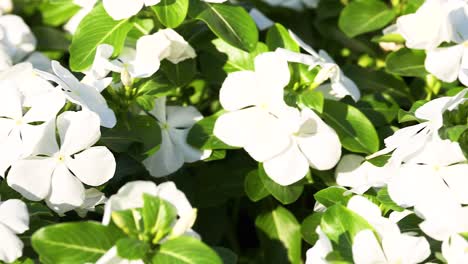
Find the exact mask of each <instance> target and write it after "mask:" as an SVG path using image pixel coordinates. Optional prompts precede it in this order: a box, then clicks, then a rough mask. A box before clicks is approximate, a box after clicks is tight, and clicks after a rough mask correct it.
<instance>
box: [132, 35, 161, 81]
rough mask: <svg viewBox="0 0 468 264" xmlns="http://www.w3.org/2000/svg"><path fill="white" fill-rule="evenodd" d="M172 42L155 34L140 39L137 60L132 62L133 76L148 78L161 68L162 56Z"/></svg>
mask: <svg viewBox="0 0 468 264" xmlns="http://www.w3.org/2000/svg"><path fill="white" fill-rule="evenodd" d="M169 45H170V42H169V41H168V40H167V39H166V38H160V37H158V36H155V35H148V36H143V37H141V38H139V39H138V41H137V46H136V57H135V61H134V62H133V63H132V64H131V65H132V68H131V70H130V74H131V75H132V77H133V78H146V77H149V76H151V75H153V74H154V73H155V72H157V71H158V70H159V67H160V65H161V64H160V56H161V54H162V53H164V52H165V50H167V49H168V47H169Z"/></svg>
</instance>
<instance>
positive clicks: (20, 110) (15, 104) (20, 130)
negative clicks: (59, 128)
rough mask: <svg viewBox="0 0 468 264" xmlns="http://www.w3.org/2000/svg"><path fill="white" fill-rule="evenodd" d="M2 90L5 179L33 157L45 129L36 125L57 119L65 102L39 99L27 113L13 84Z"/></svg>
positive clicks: (0, 150) (0, 166)
mask: <svg viewBox="0 0 468 264" xmlns="http://www.w3.org/2000/svg"><path fill="white" fill-rule="evenodd" d="M0 88H1V89H0V94H1V96H0V116H1V118H0V176H2V177H4V173H5V170H6V169H7V168H8V167H10V165H11V164H13V163H14V162H15V161H16V160H18V159H19V158H21V157H24V156H27V155H29V154H31V153H32V152H33V151H34V148H35V146H36V144H37V143H38V142H39V140H40V139H41V135H42V133H43V131H44V129H45V125H34V123H36V122H46V121H49V120H51V119H54V118H55V115H56V114H57V113H58V112H59V110H60V109H61V108H62V107H63V105H64V104H65V100H64V98H63V97H62V96H60V94H53V93H50V94H46V97H40V98H38V97H36V98H35V99H36V100H33V101H32V102H30V103H31V104H30V105H29V109H27V110H25V109H26V108H25V105H24V96H23V95H22V94H21V92H20V91H19V89H18V88H17V87H16V85H15V84H14V83H13V82H10V81H0ZM38 99H39V100H38Z"/></svg>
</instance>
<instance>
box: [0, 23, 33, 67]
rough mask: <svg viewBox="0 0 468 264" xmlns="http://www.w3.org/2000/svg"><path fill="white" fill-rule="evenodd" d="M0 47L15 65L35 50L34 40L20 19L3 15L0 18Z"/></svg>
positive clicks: (29, 30)
mask: <svg viewBox="0 0 468 264" xmlns="http://www.w3.org/2000/svg"><path fill="white" fill-rule="evenodd" d="M0 45H1V46H3V48H4V51H5V52H6V54H8V55H9V56H10V58H11V59H12V61H13V63H16V62H19V61H21V60H22V59H24V58H25V57H26V56H27V55H28V54H29V53H31V52H33V51H34V50H35V49H36V38H35V37H34V35H33V34H32V32H31V29H29V27H28V25H26V23H24V21H23V19H22V18H21V17H19V16H15V15H5V16H0Z"/></svg>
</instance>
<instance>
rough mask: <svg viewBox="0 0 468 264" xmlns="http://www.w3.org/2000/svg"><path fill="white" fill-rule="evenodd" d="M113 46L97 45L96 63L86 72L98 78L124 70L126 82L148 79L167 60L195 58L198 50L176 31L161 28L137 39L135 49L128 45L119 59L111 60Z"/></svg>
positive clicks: (177, 61) (123, 80) (123, 78)
mask: <svg viewBox="0 0 468 264" xmlns="http://www.w3.org/2000/svg"><path fill="white" fill-rule="evenodd" d="M113 52H114V48H113V47H112V46H111V45H108V44H103V45H100V46H98V48H97V51H96V56H95V59H94V63H93V65H92V67H91V69H90V70H88V71H86V75H87V77H88V76H92V77H93V78H95V79H101V78H104V77H106V76H107V75H108V74H109V72H110V71H113V72H119V73H121V78H122V82H123V83H124V84H126V85H128V84H129V83H131V81H132V79H134V78H147V77H150V76H151V75H153V74H154V73H155V72H157V71H158V70H159V67H160V65H161V63H160V62H161V61H162V60H164V59H167V60H169V61H170V62H172V63H174V64H177V63H179V62H181V61H184V60H186V59H190V58H195V57H196V54H195V50H194V49H193V48H192V46H190V44H189V43H188V42H187V41H185V40H184V38H183V37H182V36H180V35H179V34H178V33H177V32H175V31H174V30H172V29H162V30H159V31H158V32H156V33H154V34H152V35H147V36H143V37H141V38H139V39H138V41H137V44H136V49H133V48H129V47H125V48H124V49H123V50H122V52H121V54H120V55H119V57H118V58H117V59H116V60H112V61H111V60H110V58H111V56H112V53H113Z"/></svg>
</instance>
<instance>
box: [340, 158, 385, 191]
mask: <svg viewBox="0 0 468 264" xmlns="http://www.w3.org/2000/svg"><path fill="white" fill-rule="evenodd" d="M392 171H393V169H392V167H391V166H388V165H386V166H383V167H377V166H375V165H373V164H372V163H370V162H368V161H365V158H364V157H362V156H359V155H355V154H348V155H345V156H343V158H341V160H340V162H339V163H338V166H337V167H336V170H335V177H336V183H337V184H338V185H340V186H344V187H350V188H351V192H353V193H357V194H363V193H365V192H367V190H369V189H370V188H372V187H374V188H381V187H384V186H386V185H387V182H388V181H389V179H390V177H391V176H392Z"/></svg>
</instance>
